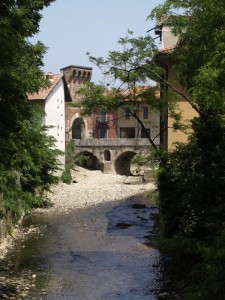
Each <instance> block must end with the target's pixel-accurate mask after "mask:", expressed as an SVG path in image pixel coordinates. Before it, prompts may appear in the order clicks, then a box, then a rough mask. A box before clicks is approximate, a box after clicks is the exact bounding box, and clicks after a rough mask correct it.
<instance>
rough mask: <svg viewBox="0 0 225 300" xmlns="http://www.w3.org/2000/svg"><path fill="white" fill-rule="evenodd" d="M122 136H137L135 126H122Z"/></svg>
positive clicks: (128, 137)
mask: <svg viewBox="0 0 225 300" xmlns="http://www.w3.org/2000/svg"><path fill="white" fill-rule="evenodd" d="M120 138H126V139H134V138H135V128H134V127H121V128H120Z"/></svg>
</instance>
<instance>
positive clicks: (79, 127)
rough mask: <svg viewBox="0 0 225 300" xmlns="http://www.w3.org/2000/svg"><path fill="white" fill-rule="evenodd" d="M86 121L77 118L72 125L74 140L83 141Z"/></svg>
mask: <svg viewBox="0 0 225 300" xmlns="http://www.w3.org/2000/svg"><path fill="white" fill-rule="evenodd" d="M84 127H85V124H84V121H83V119H82V118H76V119H75V120H74V121H73V124H72V139H77V140H81V139H82V135H83V132H84Z"/></svg>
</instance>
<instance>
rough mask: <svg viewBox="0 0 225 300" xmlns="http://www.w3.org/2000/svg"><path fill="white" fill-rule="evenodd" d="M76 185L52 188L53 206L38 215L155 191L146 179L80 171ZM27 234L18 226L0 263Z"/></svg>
mask: <svg viewBox="0 0 225 300" xmlns="http://www.w3.org/2000/svg"><path fill="white" fill-rule="evenodd" d="M72 178H73V182H72V183H71V184H70V185H68V184H65V183H62V182H60V183H59V184H58V185H55V186H52V189H51V192H49V193H48V195H47V197H48V198H49V199H50V201H51V204H52V206H50V207H48V208H43V209H36V210H35V211H34V213H49V214H66V213H70V212H71V211H73V210H76V209H85V208H88V207H94V206H96V205H98V204H101V203H106V202H111V201H117V200H121V199H124V198H129V197H133V196H134V195H137V194H139V193H143V192H145V191H150V190H153V189H154V188H155V186H154V183H153V182H150V181H149V180H148V178H146V181H145V182H143V180H142V176H121V175H117V174H103V173H102V172H101V171H91V170H87V169H84V168H81V167H76V169H75V170H73V171H72ZM21 234H22V235H24V234H27V233H21V231H20V227H19V226H18V225H16V226H15V227H14V229H13V231H12V234H11V235H8V236H7V237H6V238H5V239H4V240H3V242H2V243H1V244H0V260H2V259H4V256H5V255H6V253H7V252H8V251H9V250H10V249H11V248H12V247H13V243H14V240H15V239H16V238H17V237H18V236H21Z"/></svg>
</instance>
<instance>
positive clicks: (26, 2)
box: [0, 0, 60, 218]
mask: <svg viewBox="0 0 225 300" xmlns="http://www.w3.org/2000/svg"><path fill="white" fill-rule="evenodd" d="M52 2H53V0H35V1H32V0H18V1H16V0H8V1H7V0H2V1H1V3H0V53H1V55H0V132H1V134H0V189H1V195H2V197H1V198H0V209H1V217H2V216H3V215H4V214H6V215H7V214H8V213H10V214H12V215H13V216H14V217H15V218H17V217H19V216H20V213H21V210H24V209H25V210H26V209H30V208H31V207H32V206H34V205H41V203H43V199H42V196H43V191H45V190H47V189H48V188H49V186H50V185H51V184H52V183H55V182H56V181H57V178H56V177H55V176H54V171H56V170H57V169H58V160H57V155H59V154H60V153H59V151H58V150H55V149H54V148H55V147H54V140H53V139H52V138H51V137H49V136H48V135H47V134H46V132H47V128H45V127H43V126H42V125H41V119H42V117H43V116H42V115H41V112H40V111H39V109H38V108H37V107H36V108H35V107H34V106H33V105H32V104H33V103H32V104H31V103H29V101H28V99H27V95H28V94H30V93H33V92H37V91H38V90H39V89H40V88H43V87H44V86H46V85H48V84H49V83H48V82H46V79H45V76H44V74H43V72H42V71H41V69H40V67H42V66H43V61H42V59H43V55H44V54H45V52H46V48H45V46H44V45H43V44H42V43H41V42H37V43H36V44H32V43H31V42H30V41H29V38H31V37H32V36H34V35H35V34H36V33H38V31H39V21H40V19H41V13H40V12H41V10H42V9H43V8H44V7H45V6H48V5H50V4H51V3H52Z"/></svg>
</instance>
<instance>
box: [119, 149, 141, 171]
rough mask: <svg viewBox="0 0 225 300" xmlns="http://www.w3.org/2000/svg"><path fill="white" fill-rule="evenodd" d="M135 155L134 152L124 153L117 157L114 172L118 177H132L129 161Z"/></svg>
mask: <svg viewBox="0 0 225 300" xmlns="http://www.w3.org/2000/svg"><path fill="white" fill-rule="evenodd" d="M135 155H136V152H134V151H126V152H124V153H122V154H121V155H120V156H118V157H117V159H116V161H115V171H116V173H117V174H119V175H126V176H130V175H132V172H131V160H132V158H133V157H134V156H135Z"/></svg>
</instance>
